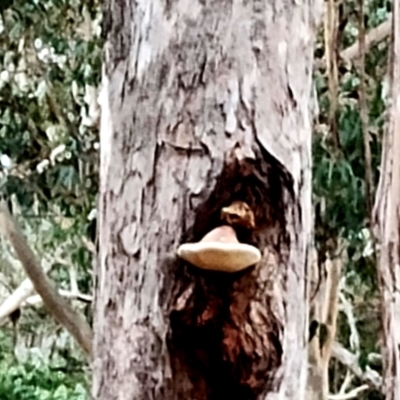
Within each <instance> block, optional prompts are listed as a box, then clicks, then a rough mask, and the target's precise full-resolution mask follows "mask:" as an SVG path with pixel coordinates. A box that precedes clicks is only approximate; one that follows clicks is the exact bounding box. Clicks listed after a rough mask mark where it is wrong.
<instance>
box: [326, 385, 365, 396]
mask: <svg viewBox="0 0 400 400" xmlns="http://www.w3.org/2000/svg"><path fill="white" fill-rule="evenodd" d="M368 389H370V387H369V386H368V385H361V386H360V387H358V388H355V389H353V390H351V391H350V392H347V393H345V394H330V395H329V397H328V399H329V400H351V399H356V398H358V395H359V394H360V393H362V392H365V391H366V390H368Z"/></svg>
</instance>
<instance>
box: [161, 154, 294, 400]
mask: <svg viewBox="0 0 400 400" xmlns="http://www.w3.org/2000/svg"><path fill="white" fill-rule="evenodd" d="M253 151H254V153H255V155H256V157H255V158H252V159H242V160H238V159H237V158H236V157H235V155H234V151H233V152H232V155H231V156H229V157H228V158H227V161H226V163H225V166H224V169H223V171H222V173H221V175H220V177H219V179H218V181H217V184H216V186H215V188H214V190H213V192H212V193H211V195H210V196H209V198H208V199H207V200H206V201H205V203H204V204H202V205H201V206H200V207H199V208H198V209H197V210H196V220H195V223H194V225H193V226H192V227H189V229H188V231H187V232H186V234H185V237H184V238H183V239H182V243H183V242H194V241H199V240H201V238H202V237H203V236H204V235H205V234H206V233H208V232H210V230H212V229H214V228H215V227H217V226H219V225H221V219H220V213H221V208H222V207H226V206H229V205H230V204H231V203H232V202H233V201H236V200H239V201H243V202H246V203H247V204H248V205H249V206H250V207H251V209H252V211H253V212H254V215H255V221H256V228H255V229H254V230H252V231H245V230H243V231H241V230H240V229H238V228H236V231H237V234H238V238H239V240H240V241H241V242H244V243H249V244H252V245H255V246H257V247H258V248H259V249H260V250H261V252H263V251H264V250H265V249H268V250H269V251H270V252H272V253H273V254H274V255H275V256H276V259H277V265H276V266H275V268H276V269H277V268H278V267H279V266H282V265H285V262H286V260H285V257H286V256H285V255H286V254H287V249H288V248H289V235H288V234H287V231H286V221H287V215H286V214H285V213H286V212H287V210H288V209H290V207H289V208H288V206H287V205H288V204H290V203H291V201H292V199H293V196H292V193H291V190H292V187H293V185H292V182H291V181H290V179H289V178H288V176H287V175H286V174H285V172H284V168H283V167H282V166H281V165H280V164H279V163H278V162H277V161H276V160H275V159H274V158H273V157H271V156H270V155H269V154H268V153H267V152H265V151H262V150H260V149H253ZM268 268H269V267H268V265H267V260H266V257H263V259H262V260H261V262H260V263H259V264H258V265H257V266H253V267H250V268H248V269H246V270H244V271H241V272H238V273H234V274H228V273H220V272H212V271H205V270H201V269H197V268H195V267H193V266H190V265H186V264H185V263H184V262H183V261H182V262H180V265H179V266H178V268H177V272H176V273H177V278H176V287H175V288H174V291H173V293H175V294H174V298H173V299H172V301H173V303H172V306H171V309H172V310H173V311H172V312H171V314H170V328H171V329H170V335H169V340H168V346H169V349H170V355H171V357H172V365H173V369H174V371H173V373H174V374H175V376H178V375H180V374H182V373H184V374H186V376H188V377H189V379H190V381H191V382H192V384H193V386H194V387H196V389H197V390H198V389H199V388H202V398H204V399H207V400H220V399H223V398H229V399H230V400H256V399H257V398H258V397H259V396H260V394H262V393H264V392H266V391H268V388H270V387H271V385H272V384H273V379H274V375H275V372H276V370H277V368H278V367H279V365H280V362H281V355H282V347H281V343H280V337H281V331H282V323H283V321H280V320H279V319H278V318H277V317H276V316H275V315H274V313H273V312H272V305H271V294H270V293H269V292H268V290H267V289H266V287H267V286H268V285H269V284H270V282H268V280H269V279H281V276H280V273H277V275H276V276H275V277H274V276H272V275H270V274H269V272H268V271H269V270H268ZM263 270H264V271H263ZM263 272H264V273H263ZM282 273H284V271H283V272H282ZM183 371H185V372H183ZM174 379H176V378H174ZM200 391H201V389H200ZM196 393H198V391H196Z"/></svg>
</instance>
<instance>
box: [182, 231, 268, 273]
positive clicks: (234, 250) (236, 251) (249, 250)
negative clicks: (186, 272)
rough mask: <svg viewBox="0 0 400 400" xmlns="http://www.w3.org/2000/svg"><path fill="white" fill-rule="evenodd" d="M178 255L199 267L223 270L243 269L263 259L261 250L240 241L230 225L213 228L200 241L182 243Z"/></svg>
mask: <svg viewBox="0 0 400 400" xmlns="http://www.w3.org/2000/svg"><path fill="white" fill-rule="evenodd" d="M178 256H179V257H181V258H183V259H184V260H186V261H188V262H189V263H190V264H192V265H194V266H196V267H198V268H202V269H207V270H213V271H222V272H237V271H241V270H243V269H245V268H248V267H250V266H251V265H254V264H256V263H257V262H259V261H260V260H261V253H260V250H258V249H257V248H256V247H254V246H251V245H249V244H245V243H240V242H239V241H238V239H237V236H236V232H235V230H234V229H233V228H232V227H231V226H228V225H222V226H219V227H218V228H215V229H213V230H212V231H211V232H209V233H208V234H207V235H205V236H204V237H203V239H201V241H200V242H198V243H185V244H182V245H181V246H180V247H179V248H178Z"/></svg>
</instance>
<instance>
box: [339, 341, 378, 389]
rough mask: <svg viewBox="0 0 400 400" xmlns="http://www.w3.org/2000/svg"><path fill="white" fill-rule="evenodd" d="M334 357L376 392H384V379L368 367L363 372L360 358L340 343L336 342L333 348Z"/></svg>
mask: <svg viewBox="0 0 400 400" xmlns="http://www.w3.org/2000/svg"><path fill="white" fill-rule="evenodd" d="M332 357H333V358H335V359H336V360H338V361H339V362H340V363H342V364H343V365H345V366H346V367H347V368H348V369H349V370H350V371H351V372H352V373H353V374H354V375H355V376H357V378H359V379H360V380H361V381H362V382H365V383H366V384H367V385H368V386H370V387H372V388H374V389H376V390H379V391H382V377H381V376H380V375H379V374H378V372H376V371H374V370H372V369H371V368H369V367H368V366H367V368H366V370H365V371H363V370H362V369H361V367H360V366H359V364H358V357H357V356H356V355H354V354H353V353H351V352H350V351H348V350H347V349H345V348H344V347H343V346H342V345H341V344H340V343H338V342H335V343H334V344H333V346H332Z"/></svg>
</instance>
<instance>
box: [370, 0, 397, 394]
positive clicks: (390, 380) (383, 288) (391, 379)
mask: <svg viewBox="0 0 400 400" xmlns="http://www.w3.org/2000/svg"><path fill="white" fill-rule="evenodd" d="M392 46H393V47H392V49H393V53H392V82H391V88H392V93H391V95H392V100H391V111H390V121H389V127H388V131H387V133H386V135H385V137H384V141H383V149H382V162H381V169H380V173H381V175H380V179H379V185H378V189H377V194H376V202H375V209H374V216H375V222H376V226H375V228H376V235H377V238H378V242H379V246H380V251H379V260H378V278H379V286H380V293H381V299H382V323H383V327H382V328H383V341H382V342H383V352H382V353H383V366H384V376H383V378H384V379H383V382H384V384H383V386H384V392H385V396H386V397H385V398H386V400H398V399H400V351H399V345H400V4H399V2H398V1H395V2H394V3H393V45H392Z"/></svg>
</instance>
